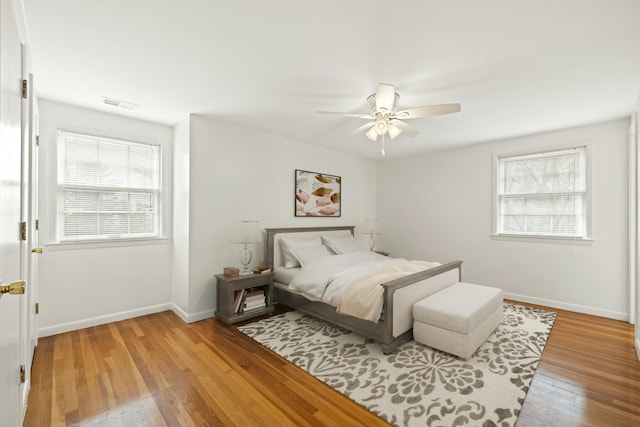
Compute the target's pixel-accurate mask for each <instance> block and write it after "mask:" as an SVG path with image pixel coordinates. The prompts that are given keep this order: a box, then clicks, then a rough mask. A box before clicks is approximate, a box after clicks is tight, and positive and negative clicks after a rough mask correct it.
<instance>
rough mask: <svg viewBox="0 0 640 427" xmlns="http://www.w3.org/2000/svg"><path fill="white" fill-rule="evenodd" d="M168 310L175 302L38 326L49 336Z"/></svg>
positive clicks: (39, 335)
mask: <svg viewBox="0 0 640 427" xmlns="http://www.w3.org/2000/svg"><path fill="white" fill-rule="evenodd" d="M167 310H173V304H158V305H153V306H149V307H143V308H137V309H135V310H128V311H121V312H120V313H113V314H107V315H104V316H98V317H91V318H89V319H83V320H77V321H75V322H68V323H61V324H59V325H53V326H47V327H44V328H38V337H48V336H51V335H57V334H62V333H64V332H70V331H76V330H78V329H84V328H90V327H92V326H98V325H104V324H105V323H111V322H118V321H120V320H125V319H132V318H134V317H139V316H145V315H147V314H153V313H160V312H161V311H167Z"/></svg>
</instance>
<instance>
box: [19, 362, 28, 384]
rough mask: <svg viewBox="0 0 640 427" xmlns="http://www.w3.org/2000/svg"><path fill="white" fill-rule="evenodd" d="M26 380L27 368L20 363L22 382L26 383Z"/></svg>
mask: <svg viewBox="0 0 640 427" xmlns="http://www.w3.org/2000/svg"><path fill="white" fill-rule="evenodd" d="M26 380H27V370H26V369H25V367H24V365H20V384H24V382H25V381H26Z"/></svg>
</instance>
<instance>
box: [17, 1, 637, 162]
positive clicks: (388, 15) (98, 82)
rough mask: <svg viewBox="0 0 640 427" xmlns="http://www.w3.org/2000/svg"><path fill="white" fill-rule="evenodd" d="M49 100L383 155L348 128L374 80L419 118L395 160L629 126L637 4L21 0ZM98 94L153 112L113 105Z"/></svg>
mask: <svg viewBox="0 0 640 427" xmlns="http://www.w3.org/2000/svg"><path fill="white" fill-rule="evenodd" d="M23 1H24V4H25V11H26V18H27V25H28V29H29V37H30V41H31V49H32V56H33V63H34V67H35V75H36V82H37V90H38V93H39V95H40V97H42V98H46V99H51V100H57V101H62V102H66V103H70V104H76V105H80V106H84V107H88V108H94V109H98V110H104V111H109V112H114V113H117V114H123V115H127V116H131V117H136V118H141V119H145V120H150V121H154V122H160V123H166V124H170V125H173V124H175V123H176V122H178V121H180V120H182V119H183V118H184V117H185V116H186V115H187V114H188V113H195V114H202V115H206V116H211V117H214V118H216V119H219V120H223V121H228V122H232V123H237V124H239V125H242V126H246V127H250V128H255V129H259V130H263V131H266V132H269V133H273V134H277V135H282V136H285V137H289V138H293V139H295V140H299V141H305V142H309V143H313V144H321V145H325V146H328V147H331V148H335V149H338V150H342V151H346V152H352V153H357V154H359V155H362V156H367V157H370V158H374V159H378V158H380V147H379V144H378V143H374V142H371V141H369V140H368V139H367V138H366V137H365V136H364V134H363V133H359V134H353V133H352V131H353V130H354V129H356V128H357V127H359V126H360V125H362V124H364V123H365V121H363V120H361V119H357V118H344V117H336V116H325V115H319V114H316V113H315V111H317V110H328V111H342V112H351V113H361V112H362V113H364V112H366V102H365V100H366V97H367V96H368V95H370V94H371V93H373V92H374V91H375V88H376V84H377V83H388V84H392V85H394V86H395V87H396V91H397V92H398V93H399V94H400V102H399V104H400V106H401V107H418V106H423V105H430V104H441V103H453V102H460V103H461V104H462V111H461V112H460V113H457V114H452V115H446V116H437V117H431V118H428V119H415V120H412V121H411V124H412V125H414V126H415V127H416V128H417V130H418V131H419V132H420V134H419V135H418V136H416V137H414V138H408V137H406V136H402V135H401V136H400V137H398V138H397V139H396V140H394V141H392V142H390V143H389V142H388V143H387V149H386V152H387V156H386V158H397V157H400V156H410V155H413V154H416V153H424V152H428V151H432V150H441V149H443V148H449V147H454V146H456V145H463V144H471V143H477V142H482V141H487V140H493V139H500V138H506V137H512V136H517V135H523V134H531V133H536V132H541V131H547V130H553V129H558V128H564V127H571V126H576V125H581V124H586V123H594V122H598V121H604V120H609V119H613V118H620V117H626V116H629V114H630V111H631V108H632V106H633V102H634V100H635V99H636V97H637V95H638V90H639V89H640V0H535V1H534V0H519V1H514V0H476V1H468V0H449V1H445V0H415V1H411V0H396V1H387V0H385V1H380V0H316V1H312V0H269V1H265V0H228V1H227V0H225V1H221V0H108V1H105V0H56V1H52V0H23ZM102 96H109V97H113V98H118V99H121V100H125V101H128V102H132V103H135V104H140V105H141V107H140V108H139V109H138V110H136V111H133V112H131V111H128V110H123V109H120V108H115V107H110V106H105V105H104V104H103V103H102Z"/></svg>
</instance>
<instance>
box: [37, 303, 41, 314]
mask: <svg viewBox="0 0 640 427" xmlns="http://www.w3.org/2000/svg"><path fill="white" fill-rule="evenodd" d="M36 314H40V303H39V302H37V303H36Z"/></svg>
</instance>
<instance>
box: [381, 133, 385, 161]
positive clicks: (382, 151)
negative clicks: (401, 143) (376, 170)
mask: <svg viewBox="0 0 640 427" xmlns="http://www.w3.org/2000/svg"><path fill="white" fill-rule="evenodd" d="M380 152H381V153H382V155H383V156H384V155H385V153H384V134H382V150H380Z"/></svg>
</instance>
